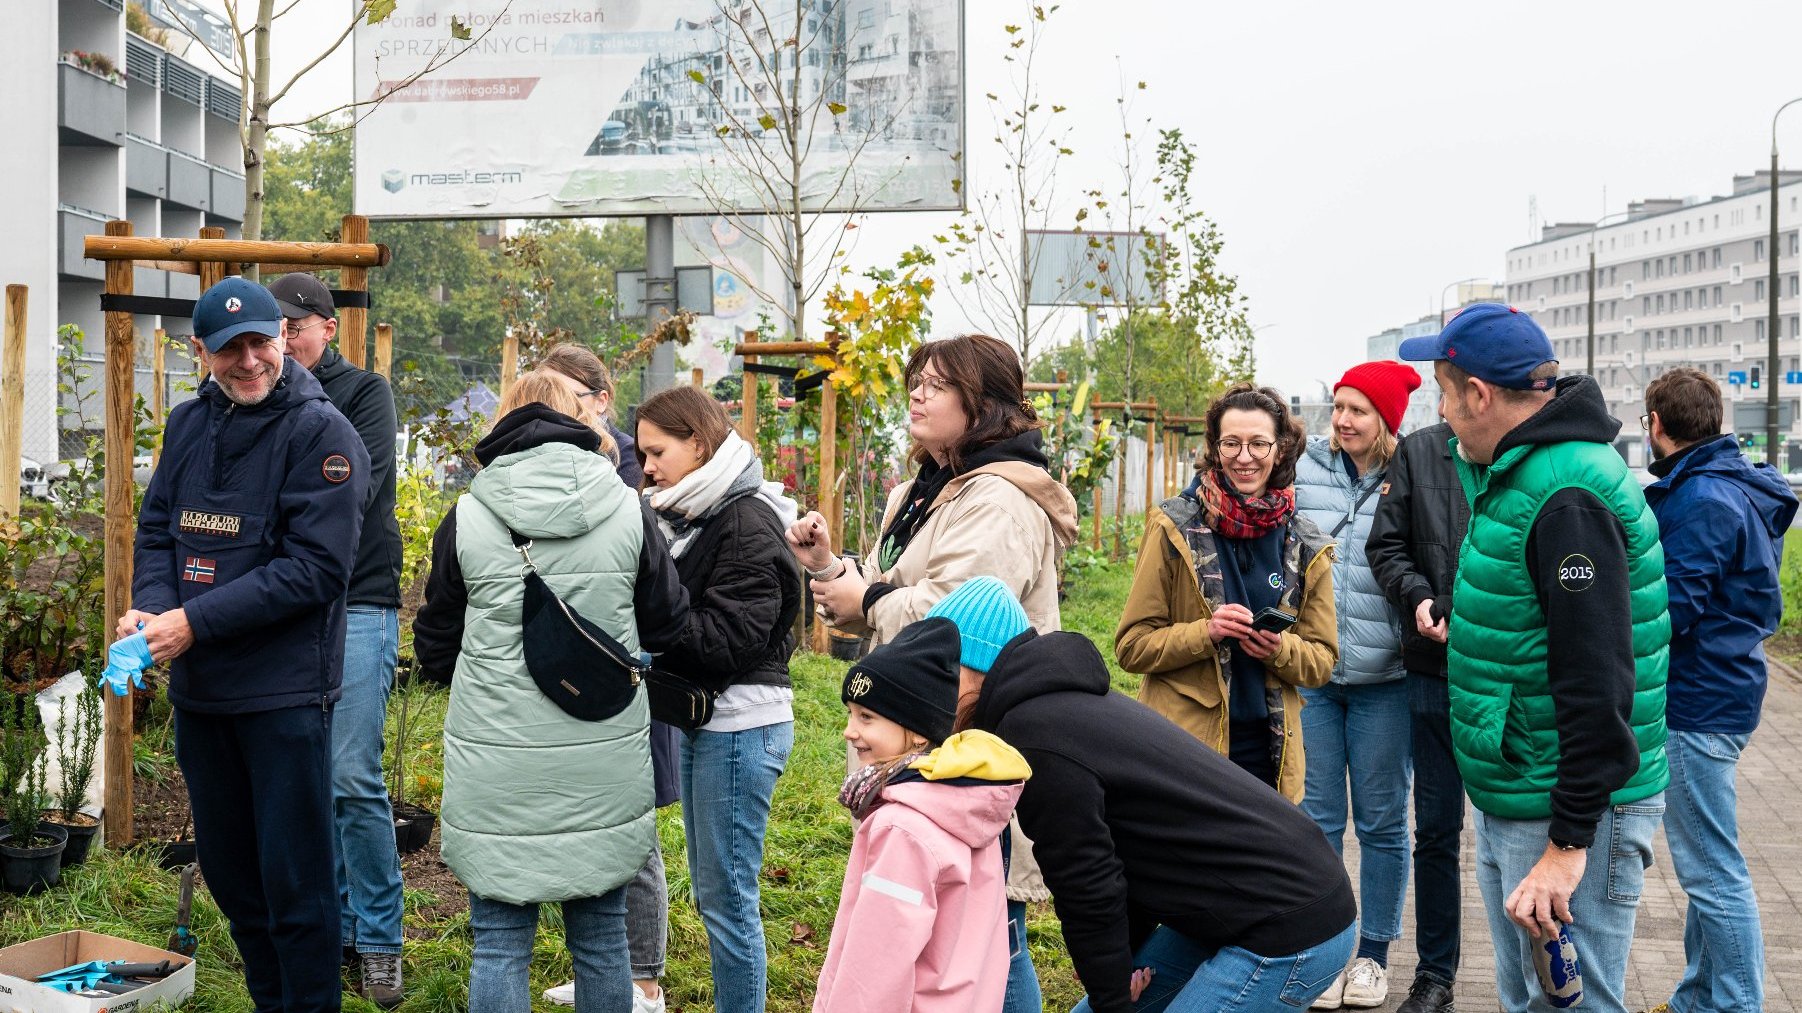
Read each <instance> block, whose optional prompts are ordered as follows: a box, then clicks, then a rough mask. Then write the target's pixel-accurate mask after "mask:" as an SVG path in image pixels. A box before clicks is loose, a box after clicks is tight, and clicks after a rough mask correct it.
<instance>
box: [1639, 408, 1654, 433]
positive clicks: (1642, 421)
mask: <svg viewBox="0 0 1802 1013" xmlns="http://www.w3.org/2000/svg"><path fill="white" fill-rule="evenodd" d="M1639 428H1641V429H1644V430H1645V431H1646V432H1648V433H1649V432H1651V431H1652V413H1651V412H1646V413H1645V414H1644V415H1641V416H1640V417H1639Z"/></svg>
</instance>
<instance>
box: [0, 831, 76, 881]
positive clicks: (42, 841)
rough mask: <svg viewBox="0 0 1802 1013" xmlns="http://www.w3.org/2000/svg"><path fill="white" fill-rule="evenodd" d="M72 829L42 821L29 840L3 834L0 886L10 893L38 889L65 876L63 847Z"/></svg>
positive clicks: (0, 855) (0, 854) (0, 838)
mask: <svg viewBox="0 0 1802 1013" xmlns="http://www.w3.org/2000/svg"><path fill="white" fill-rule="evenodd" d="M68 846H69V832H68V831H67V830H65V829H63V828H62V827H59V826H57V825H56V824H54V823H39V824H38V828H37V830H36V831H34V832H33V833H32V835H31V838H30V839H29V840H26V841H23V842H18V841H15V840H14V839H13V837H12V835H11V834H0V886H3V887H5V888H6V890H7V891H8V892H10V893H37V892H38V891H39V890H43V889H45V888H47V887H52V886H55V885H56V884H57V881H58V880H60V879H61V878H62V872H63V849H64V848H66V847H68Z"/></svg>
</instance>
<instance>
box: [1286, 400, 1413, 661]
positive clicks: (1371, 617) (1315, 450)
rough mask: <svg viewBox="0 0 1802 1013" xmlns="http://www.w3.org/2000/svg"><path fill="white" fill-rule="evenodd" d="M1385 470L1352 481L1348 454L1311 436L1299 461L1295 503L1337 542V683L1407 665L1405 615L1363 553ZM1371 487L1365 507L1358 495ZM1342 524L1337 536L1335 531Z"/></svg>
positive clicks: (1335, 558)
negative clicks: (1404, 660) (1404, 655)
mask: <svg viewBox="0 0 1802 1013" xmlns="http://www.w3.org/2000/svg"><path fill="white" fill-rule="evenodd" d="M1385 480H1386V478H1385V476H1384V474H1383V473H1382V472H1380V471H1379V472H1377V473H1375V474H1371V475H1360V476H1359V477H1358V479H1357V481H1355V482H1354V481H1353V480H1352V477H1351V473H1350V472H1349V471H1347V470H1346V466H1345V458H1344V457H1343V456H1342V455H1340V454H1338V453H1335V452H1334V451H1333V449H1332V445H1331V444H1330V443H1329V442H1328V439H1327V437H1325V436H1310V437H1308V448H1307V450H1305V451H1304V452H1303V453H1302V455H1301V459H1300V460H1299V461H1297V462H1295V506H1296V508H1297V509H1298V510H1300V511H1301V513H1302V514H1303V515H1304V516H1306V517H1307V518H1308V519H1309V520H1311V521H1313V522H1314V523H1315V524H1316V525H1317V526H1319V528H1320V530H1321V531H1324V532H1326V533H1327V534H1328V535H1329V536H1332V537H1333V540H1334V541H1335V542H1337V543H1338V545H1339V549H1338V553H1337V555H1336V556H1335V557H1334V559H1333V597H1334V602H1335V604H1336V605H1337V607H1338V611H1339V664H1338V665H1337V666H1336V667H1334V669H1333V681H1334V682H1336V683H1339V684H1341V685H1347V686H1365V685H1369V684H1371V683H1378V682H1389V681H1391V680H1394V679H1399V678H1401V677H1402V676H1404V675H1406V674H1407V672H1406V670H1405V669H1403V667H1402V650H1401V648H1402V632H1401V618H1400V614H1399V613H1398V612H1397V611H1396V609H1395V606H1393V605H1391V604H1390V603H1389V599H1388V597H1387V596H1385V595H1384V594H1383V588H1382V586H1381V585H1380V584H1378V583H1377V578H1376V574H1374V573H1373V572H1371V569H1370V563H1369V562H1368V561H1367V560H1366V559H1365V556H1364V544H1365V542H1366V541H1367V540H1368V539H1369V538H1370V522H1371V519H1372V518H1374V517H1375V516H1376V512H1377V501H1378V500H1379V499H1381V498H1382V491H1381V489H1380V488H1377V487H1378V486H1380V485H1381V484H1382V483H1383V482H1384V481H1385ZM1366 491H1369V492H1370V495H1369V496H1366V497H1365V498H1364V503H1363V505H1362V506H1357V503H1358V497H1359V496H1363V495H1364V493H1365V492H1366ZM1354 506H1356V507H1357V516H1356V517H1353V518H1352V519H1351V521H1350V522H1348V523H1346V524H1345V526H1344V527H1340V522H1341V521H1344V520H1345V519H1346V515H1347V514H1349V513H1351V512H1352V509H1353V507H1354ZM1334 528H1338V529H1339V533H1338V535H1336V536H1335V535H1332V532H1333V529H1334Z"/></svg>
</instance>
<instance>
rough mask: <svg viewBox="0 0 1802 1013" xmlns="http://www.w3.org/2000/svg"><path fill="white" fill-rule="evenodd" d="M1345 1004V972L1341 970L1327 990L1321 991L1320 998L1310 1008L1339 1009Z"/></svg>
mask: <svg viewBox="0 0 1802 1013" xmlns="http://www.w3.org/2000/svg"><path fill="white" fill-rule="evenodd" d="M1343 1005H1345V972H1344V971H1340V972H1339V976H1338V977H1337V978H1334V979H1333V983H1332V984H1331V985H1328V986H1327V987H1326V991H1325V992H1322V993H1320V998H1318V999H1316V1000H1314V1002H1313V1003H1312V1004H1311V1005H1310V1006H1309V1007H1308V1008H1309V1009H1338V1008H1339V1007H1341V1006H1343Z"/></svg>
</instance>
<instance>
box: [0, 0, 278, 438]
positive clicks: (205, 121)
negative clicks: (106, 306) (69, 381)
mask: <svg viewBox="0 0 1802 1013" xmlns="http://www.w3.org/2000/svg"><path fill="white" fill-rule="evenodd" d="M8 14H9V15H10V16H9V17H8V18H7V20H6V31H5V32H3V33H0V95H4V96H5V97H6V101H5V103H4V113H0V117H3V119H0V123H3V124H4V134H5V136H6V138H7V145H6V156H5V157H4V158H0V193H4V194H5V200H6V210H5V221H6V226H7V227H6V230H5V231H6V242H5V243H3V244H0V283H5V284H23V285H26V286H28V288H29V299H30V307H29V328H28V332H27V338H28V342H29V344H28V348H27V354H26V382H25V387H26V393H25V410H26V419H25V427H24V430H25V431H24V440H25V445H24V452H25V456H26V457H29V458H34V459H36V460H39V461H45V460H54V459H57V458H61V457H69V456H72V454H73V453H74V452H75V449H74V448H75V447H77V446H79V444H78V443H76V442H74V441H72V440H70V439H69V438H68V437H66V436H64V435H63V431H64V430H66V429H67V428H68V427H70V426H72V425H73V424H74V421H73V419H72V418H65V419H63V420H62V421H61V422H59V421H58V417H57V414H56V403H57V394H56V383H57V377H56V343H57V332H58V328H59V327H60V326H61V325H64V324H70V325H74V326H76V327H79V328H80V329H81V331H82V332H83V333H84V335H85V339H84V350H85V352H86V353H87V355H88V357H89V358H91V359H94V360H96V366H95V368H94V370H93V373H94V375H93V383H94V384H95V385H98V384H99V383H100V382H101V380H102V377H101V375H100V374H101V370H100V369H99V368H98V364H97V361H98V360H99V359H100V358H101V356H102V354H103V352H104V346H105V329H104V326H103V318H102V316H101V311H100V293H101V283H102V281H103V280H104V278H105V269H104V265H103V264H102V263H101V262H99V261H93V260H86V259H84V258H83V257H82V240H83V237H84V236H87V235H91V234H97V233H100V232H103V231H104V230H105V225H106V222H107V221H108V220H109V219H114V218H125V219H129V220H130V221H131V223H132V226H133V228H134V230H135V233H136V234H137V235H141V236H159V235H160V236H197V235H198V234H199V230H200V228H201V227H202V226H204V225H214V226H221V227H224V228H225V229H226V231H227V234H228V235H236V234H237V227H238V223H239V221H240V220H241V219H242V218H243V217H244V177H243V175H242V174H241V173H240V172H239V171H238V169H239V167H240V166H241V165H242V163H243V158H242V156H241V154H240V148H239V144H238V109H239V106H240V100H239V92H238V88H237V85H236V82H235V81H228V80H225V79H223V78H221V77H218V76H215V75H214V74H211V73H208V72H207V70H206V66H207V65H209V64H212V63H213V60H212V57H211V56H210V55H208V54H207V53H205V52H204V51H203V50H202V49H201V46H200V44H199V43H195V42H192V41H191V40H189V39H188V38H187V37H186V36H182V35H179V34H177V33H174V32H171V33H170V37H171V40H172V41H171V42H170V43H169V48H167V49H166V48H164V47H163V46H161V45H158V44H157V43H155V42H152V41H150V40H149V39H146V38H144V37H142V36H140V35H137V34H135V33H132V32H129V31H127V30H126V27H125V22H126V14H125V2H124V0H20V2H19V3H18V4H16V5H14V6H9V9H8ZM172 50H174V51H172ZM180 53H186V57H185V58H184V56H183V55H180ZM214 70H215V71H216V70H217V67H216V66H215V67H214ZM134 288H135V293H134V294H136V295H148V296H170V297H177V298H193V297H195V296H197V295H198V294H199V292H198V284H197V279H196V278H195V276H193V275H182V274H165V273H164V272H162V271H148V270H140V271H138V272H136V276H135V279H134ZM137 324H138V329H139V333H140V335H141V339H140V357H139V360H138V363H139V367H140V368H139V385H138V388H139V392H140V393H142V394H145V395H146V396H148V394H149V393H150V360H149V358H148V355H149V351H150V349H149V345H150V335H151V334H152V333H153V331H154V329H155V328H156V327H158V326H167V327H168V329H169V331H170V333H171V334H184V333H186V330H187V321H186V320H174V319H167V320H165V319H163V318H159V317H155V316H141V317H138V318H137ZM167 362H168V364H169V366H170V368H171V369H172V370H178V371H179V370H186V369H188V368H189V364H188V359H187V356H186V355H184V354H179V353H177V354H171V355H169V356H168V358H167ZM90 404H91V405H92V407H93V409H94V411H95V412H96V413H98V412H99V411H100V400H99V398H98V397H96V398H95V399H94V400H93V401H91V402H90ZM94 421H96V422H97V421H98V417H96V419H95V420H94ZM5 466H6V467H10V466H11V465H10V464H7V465H5Z"/></svg>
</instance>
